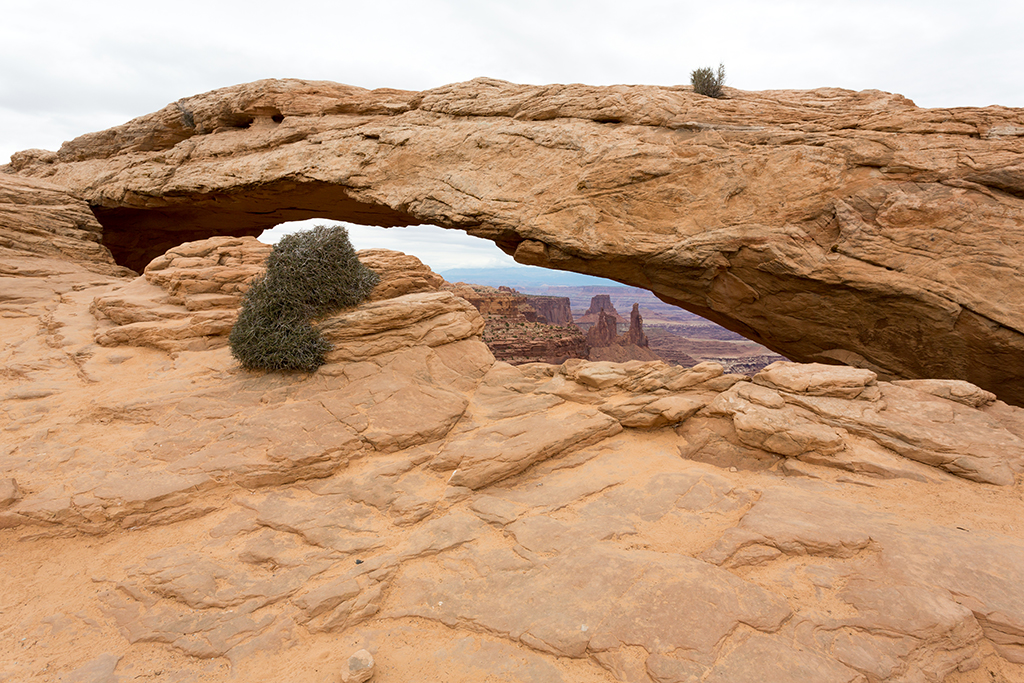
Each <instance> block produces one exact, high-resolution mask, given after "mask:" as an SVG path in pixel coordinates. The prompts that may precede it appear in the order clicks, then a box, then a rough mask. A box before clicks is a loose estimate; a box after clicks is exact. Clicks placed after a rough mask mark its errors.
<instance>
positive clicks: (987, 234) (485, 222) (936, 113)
mask: <svg viewBox="0 0 1024 683" xmlns="http://www.w3.org/2000/svg"><path fill="white" fill-rule="evenodd" d="M609 121H615V122H617V123H615V124H614V125H609V123H608V122H609ZM1021 130H1024V114H1022V112H1021V110H1019V109H1008V108H1005V107H987V108H983V109H979V108H957V109H934V110H928V109H919V108H917V107H915V106H914V104H913V103H912V102H910V101H909V100H907V99H906V98H904V97H901V96H899V95H894V94H890V93H884V92H880V91H874V90H869V91H864V92H852V91H848V90H840V89H836V88H820V89H817V90H809V91H768V92H744V91H739V90H735V89H732V90H729V91H728V97H726V98H723V99H712V98H707V97H703V96H700V95H697V94H694V93H693V92H692V91H691V90H690V89H689V88H687V87H682V86H676V87H654V86H613V87H590V86H585V85H578V84H577V85H552V86H530V85H517V84H512V83H507V82H503V81H496V80H491V79H477V80H474V81H470V82H467V83H458V84H452V85H447V86H443V87H440V88H436V89H433V90H428V91H424V92H419V93H414V92H404V91H396V90H376V91H367V90H362V89H360V88H354V87H351V86H345V85H340V84H337V83H328V82H310V81H298V80H267V81H258V82H255V83H249V84H244V85H238V86H232V87H230V88H224V89H222V90H218V91H213V92H211V93H206V94H202V95H196V96H194V97H188V98H184V99H182V100H180V101H178V102H175V103H173V104H171V105H169V106H168V107H165V108H164V109H162V110H161V111H159V112H156V113H153V114H149V115H146V116H142V117H140V118H137V119H135V120H133V121H131V122H129V123H127V124H124V125H123V126H118V127H116V128H113V129H110V130H108V131H102V132H98V133H91V134H88V135H85V136H82V137H80V138H78V139H76V140H73V141H71V142H69V143H67V144H66V145H64V146H63V147H62V149H61V150H60V151H59V152H57V153H56V154H55V153H53V152H42V151H39V150H29V151H26V152H22V153H18V154H16V155H14V157H13V160H12V163H11V164H10V165H9V166H8V167H6V168H5V169H4V170H5V171H7V172H8V173H16V174H18V175H21V176H32V177H36V178H46V179H48V180H50V181H52V182H55V183H57V184H58V185H60V186H61V187H64V188H66V189H68V190H69V191H70V192H71V193H73V194H75V195H76V196H77V197H79V198H80V199H82V200H84V201H86V202H88V204H89V205H90V206H91V207H93V208H94V210H95V212H96V216H97V217H98V219H99V222H100V224H101V225H102V226H103V236H104V241H105V244H106V245H107V246H108V247H109V248H110V249H111V251H112V253H113V254H114V256H115V258H116V259H117V260H118V262H119V263H121V264H126V265H128V266H130V267H133V268H135V269H137V270H141V268H143V267H144V266H145V264H146V263H148V262H149V261H150V260H152V259H153V258H154V257H156V256H158V255H160V254H162V253H163V252H164V251H166V250H167V249H169V248H171V247H173V246H175V245H177V244H180V243H181V242H185V241H190V240H196V239H202V238H206V237H209V236H211V235H228V236H241V235H257V234H259V232H260V231H262V230H263V229H264V228H267V227H271V226H273V225H276V224H278V223H280V222H282V221H285V220H291V219H298V218H311V217H317V216H324V217H329V218H337V219H342V220H352V221H355V222H360V223H370V224H375V225H382V226H401V225H410V224H417V223H431V224H435V225H440V226H443V227H447V228H455V229H462V230H465V231H467V232H469V233H471V234H473V235H476V236H479V237H483V238H486V239H491V240H493V241H494V242H495V243H496V244H498V245H499V246H500V247H501V248H502V249H504V250H505V251H506V252H508V253H510V254H515V256H516V258H517V259H518V260H519V261H520V262H523V263H528V264H532V265H541V266H546V267H552V268H559V269H563V270H575V271H578V272H584V273H588V274H593V275H599V276H604V277H609V278H612V279H615V280H617V281H619V282H623V283H628V284H634V285H637V286H642V287H645V288H648V289H650V290H651V291H653V292H655V293H656V294H657V295H658V296H659V297H661V298H662V299H663V300H665V301H667V302H670V303H674V304H678V305H680V306H683V307H685V308H687V309H688V310H690V311H693V312H694V313H697V314H698V315H701V316H702V317H704V318H707V319H709V320H712V321H714V322H716V323H719V324H722V325H724V326H725V327H727V328H729V329H731V330H734V331H737V332H740V333H742V334H744V335H746V336H748V337H750V338H751V339H753V340H754V341H757V342H758V343H760V344H763V345H765V346H767V347H769V348H770V349H772V350H773V351H775V352H777V353H780V354H782V355H783V356H785V357H787V358H790V359H793V360H798V361H804V362H829V363H846V364H853V365H856V366H859V367H864V368H867V369H871V370H874V371H876V372H879V373H881V375H882V376H883V377H885V378H889V379H893V378H896V379H900V378H902V379H913V378H935V377H939V378H949V379H961V380H965V381H968V382H971V383H973V384H975V385H978V386H980V387H982V388H984V389H986V390H989V391H992V392H993V393H995V394H996V395H997V396H999V397H1000V398H1002V399H1004V400H1009V401H1012V402H1014V403H1024V389H1022V388H1021V387H1024V382H1022V381H1021V379H1022V378H1024V364H1022V363H1021V361H1020V359H1021V358H1024V324H1022V322H1021V321H1022V314H1021V311H1022V310H1024V303H1022V299H1021V297H1022V296H1024V295H1022V294H1021V292H1024V287H1022V286H1021V282H1020V277H1021V276H1020V275H1019V274H1018V272H1017V270H1016V269H1015V264H1017V263H1019V262H1020V260H1021V252H1022V247H1021V244H1020V239H1019V235H1020V234H1021V230H1020V229H1019V228H1020V226H1021V225H1022V223H1024V199H1022V197H1024V170H1022V168H1024V167H1022V165H1021V162H1020V155H1021V153H1022V151H1024V136H1022V135H1021V134H1020V131H1021ZM509 179H512V180H509ZM627 206H628V207H630V208H629V210H628V211H624V210H623V207H627Z"/></svg>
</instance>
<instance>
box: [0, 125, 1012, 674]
mask: <svg viewBox="0 0 1024 683" xmlns="http://www.w3.org/2000/svg"><path fill="white" fill-rule="evenodd" d="M266 114H267V116H266V117H265V118H266V121H264V122H262V123H259V124H258V125H270V124H271V123H274V116H276V114H272V113H270V112H266ZM228 120H229V121H230V120H231V119H228ZM236 122H237V120H236ZM250 125H253V126H255V125H257V122H256V121H253V122H251V124H250ZM38 187H39V186H37V185H34V184H32V183H29V186H28V187H26V189H25V190H24V193H22V194H18V196H17V197H16V198H15V199H14V200H13V201H11V202H9V203H8V206H10V205H14V206H18V205H20V206H21V207H22V208H20V209H14V210H12V214H13V215H15V216H21V218H16V219H15V220H16V221H20V223H19V222H11V223H8V224H7V225H20V226H23V227H21V228H18V229H15V230H9V231H8V232H6V233H4V236H5V239H7V240H8V241H7V242H5V243H4V245H3V246H2V248H3V249H5V250H8V251H5V252H4V254H3V255H4V257H5V258H4V260H3V263H4V268H5V270H4V273H3V277H4V278H5V279H10V281H11V282H9V283H8V285H9V286H7V288H6V289H5V290H4V291H5V292H10V293H13V296H11V295H7V296H6V297H5V298H4V299H3V301H2V305H3V307H2V309H0V313H2V315H3V317H4V321H3V329H4V334H3V338H2V339H0V547H2V548H3V552H2V553H0V572H2V574H3V576H4V581H3V582H0V605H2V606H3V619H2V621H0V634H2V635H4V636H5V637H2V638H0V678H2V679H4V680H13V681H26V682H29V683H33V682H35V681H39V682H40V683H42V682H47V683H48V682H49V681H54V680H62V681H90V682H96V681H118V680H120V681H124V680H149V679H152V680H164V679H166V680H178V681H183V682H184V681H200V680H201V681H207V682H209V683H220V682H224V683H227V682H228V681H238V680H263V679H265V678H266V677H267V672H268V671H273V672H275V673H274V675H275V677H276V678H277V679H279V680H282V681H288V682H290V681H294V682H295V683H299V682H300V681H301V682H306V681H317V680H338V679H339V678H345V677H349V678H351V677H352V676H361V675H364V673H363V672H365V671H366V670H367V669H368V667H369V666H370V665H369V663H370V662H371V661H372V662H373V668H372V676H373V678H372V680H374V681H377V682H378V683H399V682H403V683H404V682H405V681H412V680H438V679H446V680H449V681H452V683H470V682H475V681H480V680H496V681H503V682H506V683H512V682H517V681H532V682H536V681H554V682H558V681H566V682H568V681H573V682H582V683H611V682H612V681H627V682H629V683H665V682H666V681H672V682H676V681H711V682H715V683H725V682H728V683H746V682H750V683H753V682H755V681H757V682H760V681H764V680H766V678H768V679H770V680H772V681H779V682H785V681H794V682H796V681H800V682H801V683H833V682H836V681H843V682H850V683H876V682H878V683H883V682H884V683H889V682H893V683H896V682H899V683H918V682H921V681H928V682H932V681H934V682H936V683H937V682H939V681H942V682H943V683H977V682H978V681H981V680H984V681H998V680H1004V681H1016V680H1022V679H1024V602H1022V600H1021V591H1020V590H1019V587H1020V585H1022V583H1024V569H1022V568H1024V527H1022V526H1021V524H1020V514H1019V513H1020V505H1021V496H1022V494H1024V481H1022V476H1021V475H1022V471H1024V411H1022V410H1021V409H1018V408H1014V407H1012V406H1010V405H1007V404H1006V403H1004V402H1002V401H1000V400H998V399H997V398H996V396H995V395H993V394H992V393H991V392H989V391H986V390H984V389H982V388H979V387H978V386H976V385H973V384H970V383H968V382H965V381H958V380H947V379H927V380H907V381H899V382H887V381H884V380H882V379H880V378H879V377H878V376H877V374H876V373H874V372H872V371H870V370H865V369H857V368H842V367H834V366H826V365H819V364H811V365H802V364H796V363H787V362H783V363H777V364H774V365H772V366H770V367H768V368H766V369H764V370H763V371H762V372H760V373H758V374H757V375H756V376H755V377H754V378H753V379H751V378H747V377H744V376H740V375H735V374H728V373H724V372H723V369H722V366H721V365H718V364H716V363H702V364H699V365H697V366H695V367H692V368H681V367H676V366H670V365H667V364H665V363H660V362H640V361H633V362H629V363H613V362H592V361H584V360H570V361H567V362H565V363H562V364H560V365H550V364H543V363H534V364H525V365H522V366H517V367H515V366H511V365H509V364H507V363H503V362H497V361H495V359H494V357H493V356H492V355H491V353H490V352H489V350H488V349H487V347H486V346H485V345H484V344H483V343H482V342H481V340H480V334H481V331H482V330H483V319H482V316H480V314H479V313H478V312H477V311H476V310H475V308H474V307H473V306H472V305H471V304H469V303H468V302H466V301H465V300H463V299H461V298H459V297H457V296H455V295H454V294H453V293H451V292H446V291H433V290H432V288H431V286H430V283H431V282H434V278H433V277H431V275H430V273H429V271H427V270H426V269H424V268H422V267H421V266H417V265H416V264H417V263H418V262H416V261H414V260H410V259H409V258H407V257H405V256H403V255H400V254H396V253H394V252H387V253H378V254H374V255H372V256H371V255H367V256H366V257H365V258H373V259H374V260H375V263H377V264H392V265H386V266H385V265H381V266H375V267H381V268H383V269H384V271H385V277H383V278H382V283H381V286H382V287H384V290H382V291H378V293H377V294H379V295H380V296H375V299H374V300H372V301H368V302H366V303H364V304H362V305H361V306H359V307H356V308H354V309H350V310H347V311H343V312H340V313H339V314H337V315H335V316H331V317H329V318H328V319H326V320H323V321H319V324H320V325H321V326H322V329H324V330H325V334H326V335H327V336H328V337H329V338H330V339H332V341H333V344H334V350H333V353H332V356H331V358H330V359H329V360H330V362H328V363H327V364H326V365H324V366H323V367H322V368H320V370H318V371H317V372H315V373H252V372H246V371H243V370H241V369H240V368H239V367H238V365H237V364H236V363H235V362H234V361H233V360H232V359H231V357H230V354H229V352H228V349H227V348H225V347H223V346H218V344H217V343H216V342H214V341H212V340H213V339H214V338H215V337H218V336H220V335H219V334H216V333H215V332H214V331H210V332H209V333H206V334H204V335H203V336H206V337H208V338H209V339H210V340H211V341H208V342H205V343H196V344H194V345H185V346H183V347H181V348H179V349H177V350H173V351H170V352H169V350H164V349H162V348H158V347H155V346H154V345H135V344H118V345H115V346H105V345H102V344H99V343H97V341H98V340H99V339H101V338H102V337H103V335H104V334H106V333H107V332H109V330H111V329H112V328H113V327H115V326H116V324H115V323H114V322H113V321H112V320H111V319H110V318H109V317H108V316H107V315H106V314H105V313H104V312H103V310H102V304H101V303H98V302H105V301H110V300H113V299H117V297H121V299H123V300H125V301H135V302H138V305H137V306H136V307H135V309H134V310H135V313H134V315H142V314H144V312H145V311H146V309H147V307H148V306H152V308H153V310H154V312H155V314H156V315H160V314H161V311H162V310H163V308H162V307H168V308H169V309H173V310H177V311H179V312H180V311H184V312H185V313H186V314H188V315H191V314H192V313H194V312H202V311H207V310H213V309H215V308H217V307H221V308H222V309H223V310H225V311H227V310H230V309H231V307H232V306H236V305H237V301H238V291H239V289H240V287H241V286H242V284H243V283H244V281H245V277H248V275H246V273H249V274H251V272H252V271H251V270H250V267H251V266H253V265H254V264H253V263H252V262H250V258H252V257H253V255H254V254H255V253H256V251H257V250H258V249H261V248H262V247H259V246H258V245H254V244H253V242H252V241H250V240H244V239H237V240H236V239H235V238H232V237H224V236H222V237H219V238H215V239H212V240H208V241H206V242H205V243H204V244H200V245H197V244H190V245H182V246H177V247H175V249H172V250H171V251H170V252H168V253H166V254H164V255H162V258H161V259H158V260H157V261H156V263H157V265H158V266H160V267H155V268H153V269H152V270H151V271H149V272H147V273H145V274H144V275H143V276H141V277H136V276H135V275H134V274H131V275H127V274H125V273H124V272H123V271H121V270H119V269H118V268H117V267H116V266H114V265H113V264H112V263H111V262H110V261H109V260H106V257H105V252H103V251H102V250H101V249H95V248H94V247H90V246H89V245H88V244H84V245H83V244H79V242H80V241H81V242H91V243H92V244H93V245H95V242H92V241H91V240H89V238H88V234H87V233H89V232H91V231H90V230H88V229H85V228H82V227H81V226H82V225H85V224H84V223H79V222H78V219H77V218H76V216H78V217H81V218H85V219H86V220H87V217H86V216H85V215H84V214H82V213H81V212H80V209H81V208H82V205H81V204H77V203H76V202H75V201H74V198H71V197H68V196H67V195H66V194H62V193H61V192H60V191H59V189H58V190H55V189H54V188H53V186H49V187H48V189H46V191H45V192H44V193H41V194H36V192H37V191H38ZM19 192H20V191H19ZM54 193H55V194H54ZM36 198H38V202H37V200H36ZM69 207H70V209H69ZM26 216H27V217H26ZM36 229H38V230H44V232H45V233H46V234H50V235H57V236H60V235H63V237H64V239H66V240H68V241H67V242H65V243H63V246H62V247H61V248H60V249H57V250H53V249H51V248H50V247H49V246H46V245H45V244H43V242H44V241H45V240H44V239H41V235H42V233H39V232H33V231H34V230H36ZM57 241H58V240H57V239H56V238H54V239H53V242H54V243H55V244H56V243H57ZM263 249H265V248H263ZM189 250H195V252H196V253H193V252H190V251H189ZM190 254H192V255H190ZM8 256H9V257H10V260H7V257H8ZM189 259H192V260H191V261H190V260H189ZM161 264H162V265H161ZM403 273H404V274H403ZM150 274H152V276H153V278H154V279H156V280H158V281H159V283H154V282H153V281H150V280H149V276H150ZM391 275H394V276H395V277H391ZM140 281H141V283H144V284H145V285H146V286H147V287H152V288H154V290H151V291H158V292H159V297H162V298H161V299H159V300H153V303H152V304H145V303H142V302H144V301H145V299H143V298H134V297H133V296H128V295H127V294H125V292H128V293H131V292H135V291H136V290H135V288H137V287H139V286H140ZM388 281H391V282H396V283H406V284H395V285H394V286H387V285H386V283H387V282H388ZM204 283H206V284H208V285H209V289H207V287H205V286H204ZM407 287H411V288H412V289H411V290H410V289H407ZM421 287H422V288H423V289H421ZM111 310H113V309H111ZM124 310H125V311H129V310H132V309H131V307H130V306H127V305H126V306H124ZM168 320H173V318H168ZM127 324H129V325H130V324H133V323H131V322H129V323H127ZM193 332H194V333H195V334H196V335H200V334H201V333H202V331H201V329H199V328H196V329H195V330H193ZM168 338H170V337H168ZM193 339H195V340H199V339H200V336H195V337H193ZM364 652H365V653H366V654H364Z"/></svg>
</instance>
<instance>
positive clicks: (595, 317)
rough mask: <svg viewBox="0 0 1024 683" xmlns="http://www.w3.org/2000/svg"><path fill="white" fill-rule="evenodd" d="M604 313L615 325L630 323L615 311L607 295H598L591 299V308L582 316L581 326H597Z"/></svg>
mask: <svg viewBox="0 0 1024 683" xmlns="http://www.w3.org/2000/svg"><path fill="white" fill-rule="evenodd" d="M602 313H604V314H605V315H606V316H607V317H608V318H610V320H611V322H612V323H614V324H615V325H618V324H620V323H622V324H626V323H628V322H629V321H628V320H626V319H625V318H623V317H622V316H621V315H619V312H618V311H616V310H615V306H614V304H612V299H611V297H610V296H608V295H607V294H596V295H594V296H593V297H592V298H591V299H590V306H589V307H588V308H587V310H586V311H584V312H583V315H581V316H580V319H579V321H578V322H579V323H580V324H581V325H597V324H598V323H599V322H600V321H601V314H602Z"/></svg>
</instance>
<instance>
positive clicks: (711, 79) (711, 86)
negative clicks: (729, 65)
mask: <svg viewBox="0 0 1024 683" xmlns="http://www.w3.org/2000/svg"><path fill="white" fill-rule="evenodd" d="M690 83H691V84H693V92H695V93H700V94H701V95H707V96H708V97H721V96H722V86H723V85H725V65H724V64H719V65H718V71H717V72H716V71H714V70H713V69H712V68H711V67H710V66H703V67H701V68H699V69H694V70H693V71H691V72H690Z"/></svg>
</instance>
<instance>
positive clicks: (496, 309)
mask: <svg viewBox="0 0 1024 683" xmlns="http://www.w3.org/2000/svg"><path fill="white" fill-rule="evenodd" d="M443 287H444V289H446V290H448V291H450V292H454V293H455V294H457V295H458V296H460V297H461V298H463V299H465V300H466V301H468V302H470V303H471V304H473V306H474V307H475V308H476V309H477V310H478V311H479V312H480V314H481V315H482V316H483V317H484V322H485V327H484V334H483V340H484V343H485V344H487V348H488V349H490V350H491V353H493V354H494V357H495V358H497V359H498V360H502V361H506V362H508V363H512V364H513V365H522V364H523V363H535V362H542V363H555V364H558V363H561V362H563V361H565V360H567V359H569V358H586V357H587V340H586V338H585V337H584V336H583V333H582V332H581V331H580V330H579V328H578V327H576V325H574V324H573V322H572V310H571V309H570V306H569V300H568V299H566V298H565V297H554V296H530V295H527V294H521V293H519V292H517V291H516V290H514V289H512V288H510V287H498V288H494V287H488V286H485V285H474V284H467V283H465V282H456V283H445V284H444V285H443ZM542 311H543V312H542ZM548 315H550V316H551V318H550V319H549V318H548ZM552 321H565V322H552Z"/></svg>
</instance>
